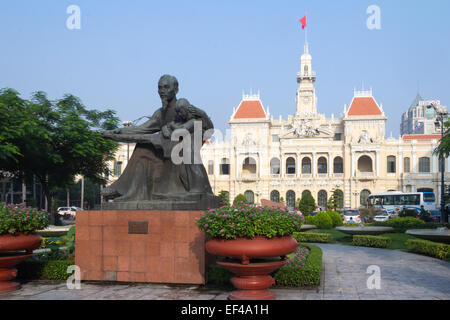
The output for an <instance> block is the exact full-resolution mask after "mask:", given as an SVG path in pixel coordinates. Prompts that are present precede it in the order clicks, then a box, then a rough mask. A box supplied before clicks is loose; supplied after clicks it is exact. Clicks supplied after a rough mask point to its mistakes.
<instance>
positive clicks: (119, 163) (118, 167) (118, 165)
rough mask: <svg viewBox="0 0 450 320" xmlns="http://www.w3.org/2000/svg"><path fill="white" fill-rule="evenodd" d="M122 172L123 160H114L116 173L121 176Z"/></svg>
mask: <svg viewBox="0 0 450 320" xmlns="http://www.w3.org/2000/svg"><path fill="white" fill-rule="evenodd" d="M121 174H122V161H114V175H115V176H116V177H119V176H120V175H121Z"/></svg>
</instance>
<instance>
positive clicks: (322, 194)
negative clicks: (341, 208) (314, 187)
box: [317, 190, 328, 211]
mask: <svg viewBox="0 0 450 320" xmlns="http://www.w3.org/2000/svg"><path fill="white" fill-rule="evenodd" d="M327 202H328V198H327V192H326V191H325V190H320V191H319V193H318V194H317V205H318V206H319V208H321V209H322V211H325V210H327Z"/></svg>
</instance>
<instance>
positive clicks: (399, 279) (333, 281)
mask: <svg viewBox="0 0 450 320" xmlns="http://www.w3.org/2000/svg"><path fill="white" fill-rule="evenodd" d="M319 246H320V247H321V248H322V250H323V255H324V259H323V263H324V272H323V275H322V281H321V285H320V286H319V287H318V288H317V289H313V290H298V289H273V291H274V292H275V294H276V296H277V299H279V300H349V299H351V300H397V299H401V300H404V299H405V300H410V299H413V300H424V299H425V300H439V299H443V300H450V263H448V262H445V261H440V260H438V259H434V258H430V257H425V256H421V255H416V254H411V253H406V252H401V251H397V250H394V251H393V250H385V249H375V248H363V247H354V246H343V245H336V244H321V245H319ZM369 266H377V267H378V268H379V272H380V283H379V284H380V288H379V289H372V290H371V289H369V288H368V286H367V281H368V279H369V277H371V276H373V271H372V272H371V273H367V268H368V267H369ZM370 283H373V284H376V282H373V281H372V282H370ZM228 294H229V292H227V291H221V290H212V289H205V288H202V287H199V286H167V285H154V284H131V285H130V284H114V285H110V284H93V283H82V284H81V290H69V289H67V287H66V284H65V283H62V282H41V281H33V282H29V283H27V284H24V285H23V288H22V290H19V291H16V292H12V293H4V294H0V299H14V300H16V299H31V300H53V299H61V300H64V299H69V300H73V299H76V300H82V299H88V300H92V299H95V300H98V299H104V300H109V299H112V300H125V299H132V300H225V299H226V298H227V296H228Z"/></svg>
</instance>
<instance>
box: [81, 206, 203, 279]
mask: <svg viewBox="0 0 450 320" xmlns="http://www.w3.org/2000/svg"><path fill="white" fill-rule="evenodd" d="M202 213H203V211H126V210H120V211H113V210H108V211H106V210H103V211H79V212H77V217H76V227H75V231H76V232H75V264H76V265H77V266H78V267H80V270H81V280H93V281H95V280H98V281H118V282H149V283H175V284H205V238H204V234H203V233H202V232H201V231H200V230H199V229H198V228H197V226H196V225H195V218H196V217H199V216H200V215H201V214H202Z"/></svg>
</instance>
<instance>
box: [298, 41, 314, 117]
mask: <svg viewBox="0 0 450 320" xmlns="http://www.w3.org/2000/svg"><path fill="white" fill-rule="evenodd" d="M315 81H316V72H315V71H313V70H312V57H311V55H310V54H309V48H308V42H307V41H305V52H304V53H303V55H302V57H301V59H300V72H299V73H298V74H297V82H298V83H299V84H300V86H299V87H298V89H297V98H296V103H297V112H296V115H299V116H304V117H308V116H312V115H315V114H316V113H317V97H316V88H315V87H314V82H315Z"/></svg>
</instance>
